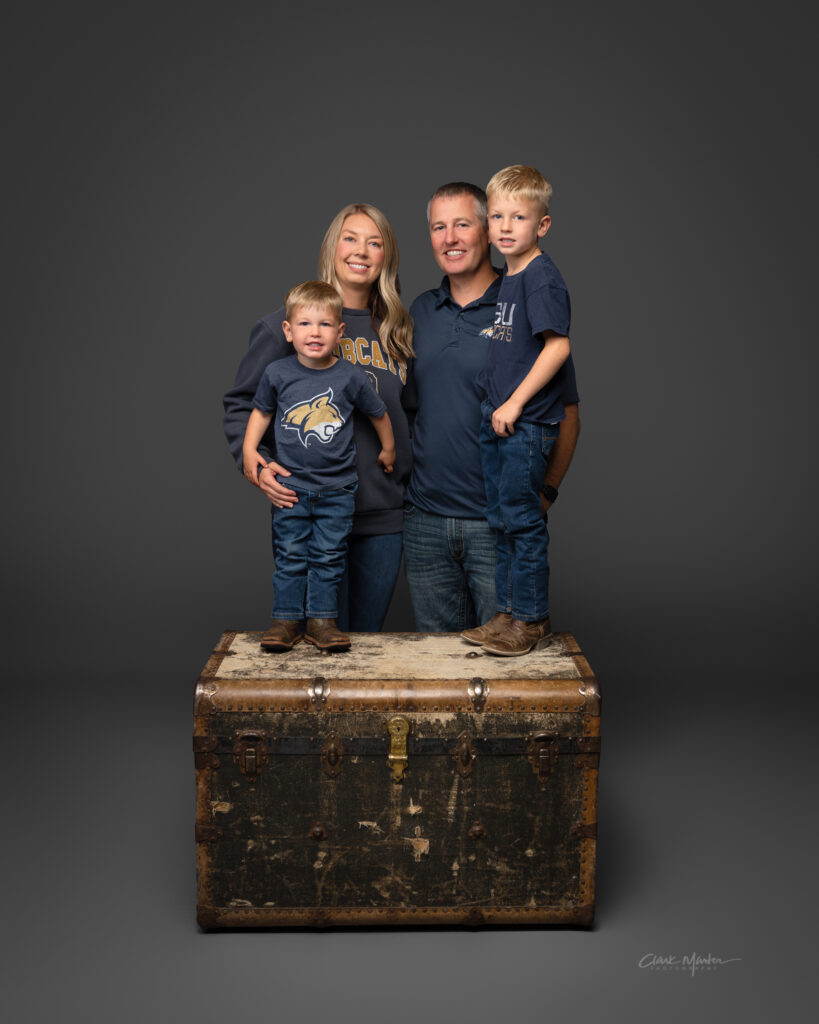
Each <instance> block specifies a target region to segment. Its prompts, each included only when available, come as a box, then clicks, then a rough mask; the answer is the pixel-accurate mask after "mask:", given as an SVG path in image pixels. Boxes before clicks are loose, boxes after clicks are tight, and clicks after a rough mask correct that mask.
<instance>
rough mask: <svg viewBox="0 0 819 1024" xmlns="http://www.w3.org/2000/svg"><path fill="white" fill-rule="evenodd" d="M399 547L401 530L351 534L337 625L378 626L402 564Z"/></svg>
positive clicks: (373, 629) (364, 629) (362, 629)
mask: <svg viewBox="0 0 819 1024" xmlns="http://www.w3.org/2000/svg"><path fill="white" fill-rule="evenodd" d="M401 547H402V543H401V534H400V533H384V534H370V535H368V536H365V537H350V539H349V541H348V542H347V566H346V569H345V571H344V576H343V577H342V580H341V587H340V589H339V592H338V625H339V628H341V629H343V630H352V631H353V632H355V633H377V632H378V631H379V630H380V629H381V627H382V626H383V625H384V619H385V618H386V617H387V610H388V609H389V607H390V600H391V599H392V592H393V590H395V581H396V580H397V579H398V570H399V569H400V567H401Z"/></svg>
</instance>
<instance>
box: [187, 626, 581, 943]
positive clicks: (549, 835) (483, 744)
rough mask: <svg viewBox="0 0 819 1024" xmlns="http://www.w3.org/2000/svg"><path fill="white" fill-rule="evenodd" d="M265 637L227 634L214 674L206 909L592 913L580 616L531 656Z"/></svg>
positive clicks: (324, 919)
mask: <svg viewBox="0 0 819 1024" xmlns="http://www.w3.org/2000/svg"><path fill="white" fill-rule="evenodd" d="M258 636H259V635H258V634H241V633H240V634H234V633H227V634H225V636H224V637H223V638H222V642H221V644H220V645H219V648H218V649H217V651H216V652H214V655H213V657H212V658H211V659H210V661H209V663H208V665H207V667H206V669H205V672H204V673H203V676H202V678H201V679H200V681H199V684H198V686H197V693H196V705H195V735H194V750H195V751H196V764H197V849H198V869H199V871H198V874H199V901H198V903H199V906H198V917H199V922H200V924H201V925H202V926H203V927H229V926H241V927H252V926H265V925H331V924H393V923H415V924H433V923H442V924H455V923H463V922H466V923H471V924H476V923H480V922H487V923H516V922H517V923H576V924H588V923H590V921H591V919H592V915H593V909H594V857H595V843H596V790H597V764H598V757H599V722H600V719H599V704H600V702H599V694H598V691H597V687H596V683H595V680H594V678H593V676H592V674H591V671H590V669H589V667H588V664H587V663H586V661H585V659H584V658H583V656H582V654H581V653H580V651H579V649H578V648H577V645H576V643H575V642H574V640H573V638H572V637H571V636H570V635H569V634H561V635H559V636H558V638H557V639H556V641H555V642H554V643H553V644H552V645H551V647H550V648H548V649H547V650H546V651H543V652H536V653H534V654H532V655H529V656H527V657H525V658H516V659H503V658H492V657H491V656H488V655H483V654H482V653H479V652H476V651H475V649H474V648H470V647H468V646H467V645H466V644H465V643H464V642H463V641H461V640H460V639H459V638H458V637H456V636H451V635H426V636H425V635H418V634H374V635H369V634H368V635H361V636H356V637H354V645H353V649H352V651H351V652H350V653H349V654H341V655H339V654H336V655H331V656H327V655H322V654H320V653H319V652H317V651H316V650H315V649H314V648H308V647H306V646H305V645H300V647H297V648H296V649H295V650H294V651H293V652H291V653H289V654H287V655H284V656H277V655H269V654H265V653H263V652H261V651H260V649H259V647H258ZM476 654H478V656H477V657H475V655H476ZM476 684H477V685H476ZM396 719H399V720H401V721H402V722H404V723H406V725H407V728H408V735H407V738H406V751H405V753H406V758H405V760H404V761H401V760H399V761H398V764H397V767H396V766H395V762H392V763H390V761H389V759H388V755H389V754H390V752H391V750H392V752H393V753H396V752H398V753H399V754H400V753H402V751H401V750H400V745H399V746H395V744H394V743H392V744H391V739H390V723H391V722H394V721H395V720H396ZM397 776H400V781H399V780H398V779H397Z"/></svg>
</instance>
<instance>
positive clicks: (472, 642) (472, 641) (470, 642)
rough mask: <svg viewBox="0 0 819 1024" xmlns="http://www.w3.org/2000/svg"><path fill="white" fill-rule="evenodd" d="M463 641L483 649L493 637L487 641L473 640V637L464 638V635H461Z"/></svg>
mask: <svg viewBox="0 0 819 1024" xmlns="http://www.w3.org/2000/svg"><path fill="white" fill-rule="evenodd" d="M461 639H462V640H466V642H467V643H468V644H474V645H475V646H476V647H482V646H483V645H484V644H485V643H486V642H487V640H491V639H492V637H491V636H489V637H487V638H486V640H473V639H472V637H471V636H464V634H463V633H461Z"/></svg>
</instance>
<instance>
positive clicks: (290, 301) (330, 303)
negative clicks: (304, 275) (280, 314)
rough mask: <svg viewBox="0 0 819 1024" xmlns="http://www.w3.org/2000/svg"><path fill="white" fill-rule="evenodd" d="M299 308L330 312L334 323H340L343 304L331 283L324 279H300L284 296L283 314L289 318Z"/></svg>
mask: <svg viewBox="0 0 819 1024" xmlns="http://www.w3.org/2000/svg"><path fill="white" fill-rule="evenodd" d="M299 308H304V309H322V310H326V311H327V312H328V313H332V314H333V317H334V319H335V321H336V323H339V324H340V323H341V318H342V316H343V309H344V305H343V303H342V301H341V296H340V295H339V294H338V292H337V291H336V290H335V288H334V287H333V286H332V285H331V284H327V283H326V282H324V281H302V283H301V284H297V285H295V286H294V287H293V288H291V289H290V291H289V292H288V293H287V295H285V297H284V315H285V318H286V319H287V320H290V319H291V317H292V316H293V314H294V313H295V311H296V310H297V309H299Z"/></svg>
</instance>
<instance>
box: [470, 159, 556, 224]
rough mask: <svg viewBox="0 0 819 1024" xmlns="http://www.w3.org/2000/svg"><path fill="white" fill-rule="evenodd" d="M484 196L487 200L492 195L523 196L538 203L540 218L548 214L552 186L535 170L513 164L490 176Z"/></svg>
mask: <svg viewBox="0 0 819 1024" xmlns="http://www.w3.org/2000/svg"><path fill="white" fill-rule="evenodd" d="M486 194H487V196H488V197H489V199H491V198H492V196H493V195H498V196H523V198H524V199H529V200H530V201H531V202H533V203H538V204H539V205H540V208H541V211H542V212H541V216H545V215H546V214H547V213H548V212H549V203H550V202H551V199H552V186H551V185H550V184H549V182H548V181H547V180H546V179H545V178H544V177H543V175H542V174H541V173H540V171H538V170H537V169H536V168H534V167H526V166H525V165H524V164H513V165H512V166H511V167H504V169H503V170H502V171H498V173H497V174H493V175H492V177H491V178H490V179H489V184H488V185H487V186H486Z"/></svg>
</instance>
